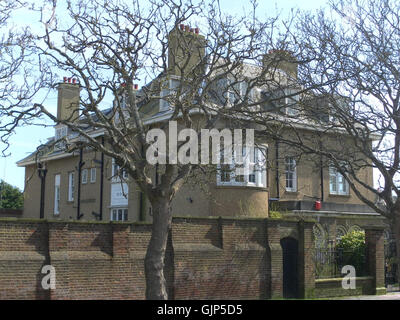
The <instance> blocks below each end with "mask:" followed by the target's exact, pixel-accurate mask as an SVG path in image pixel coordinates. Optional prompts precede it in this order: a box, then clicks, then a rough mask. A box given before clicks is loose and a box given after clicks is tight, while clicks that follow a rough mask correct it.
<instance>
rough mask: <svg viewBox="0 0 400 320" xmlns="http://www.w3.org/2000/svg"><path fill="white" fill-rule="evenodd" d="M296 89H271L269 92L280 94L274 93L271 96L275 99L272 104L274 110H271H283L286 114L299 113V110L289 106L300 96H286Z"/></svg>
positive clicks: (293, 114)
mask: <svg viewBox="0 0 400 320" xmlns="http://www.w3.org/2000/svg"><path fill="white" fill-rule="evenodd" d="M296 91H297V90H296V89H292V88H285V89H277V90H275V91H272V92H271V93H270V94H271V95H272V94H276V93H278V94H281V95H280V96H278V95H276V96H274V97H272V98H273V99H275V102H274V105H275V107H276V110H274V109H272V110H271V111H272V112H279V111H280V112H283V113H284V114H286V115H287V116H291V117H293V116H297V115H299V110H298V109H296V108H294V107H292V106H290V105H294V106H295V105H296V104H298V102H299V99H300V96H299V95H298V94H296V95H294V96H293V97H288V95H290V94H293V93H295V92H296Z"/></svg>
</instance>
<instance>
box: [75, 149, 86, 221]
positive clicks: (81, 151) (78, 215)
mask: <svg viewBox="0 0 400 320" xmlns="http://www.w3.org/2000/svg"><path fill="white" fill-rule="evenodd" d="M82 158H83V147H80V149H79V163H78V203H77V208H76V219H77V220H79V219H80V218H82V217H83V214H81V177H82V167H83V166H84V164H85V163H84V162H83V161H82Z"/></svg>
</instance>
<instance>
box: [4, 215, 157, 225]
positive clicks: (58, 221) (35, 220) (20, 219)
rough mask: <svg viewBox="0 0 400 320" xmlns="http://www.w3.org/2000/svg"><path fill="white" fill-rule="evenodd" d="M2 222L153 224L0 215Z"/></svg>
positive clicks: (147, 223)
mask: <svg viewBox="0 0 400 320" xmlns="http://www.w3.org/2000/svg"><path fill="white" fill-rule="evenodd" d="M0 222H18V223H54V224H56V223H68V224H100V225H101V224H102V225H106V224H115V225H121V224H125V225H151V224H152V223H151V222H145V221H135V222H132V221H127V222H122V221H96V220H94V221H78V220H54V219H38V218H15V217H12V218H5V217H0Z"/></svg>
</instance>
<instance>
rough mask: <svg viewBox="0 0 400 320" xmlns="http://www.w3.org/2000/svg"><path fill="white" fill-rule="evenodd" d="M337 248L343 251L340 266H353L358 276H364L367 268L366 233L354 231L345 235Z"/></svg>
mask: <svg viewBox="0 0 400 320" xmlns="http://www.w3.org/2000/svg"><path fill="white" fill-rule="evenodd" d="M336 248H337V249H338V251H339V252H340V251H342V254H341V255H340V256H339V263H340V265H342V266H344V265H352V266H354V267H355V269H356V272H357V276H362V275H364V267H365V233H364V231H352V232H349V233H348V234H346V235H344V236H343V237H342V238H341V239H340V241H339V243H338V244H337V246H336Z"/></svg>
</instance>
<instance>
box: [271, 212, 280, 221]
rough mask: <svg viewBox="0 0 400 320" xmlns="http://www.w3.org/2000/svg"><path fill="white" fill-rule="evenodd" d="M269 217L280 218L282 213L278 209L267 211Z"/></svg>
mask: <svg viewBox="0 0 400 320" xmlns="http://www.w3.org/2000/svg"><path fill="white" fill-rule="evenodd" d="M269 218H272V219H281V218H282V213H281V212H280V211H270V212H269Z"/></svg>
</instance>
